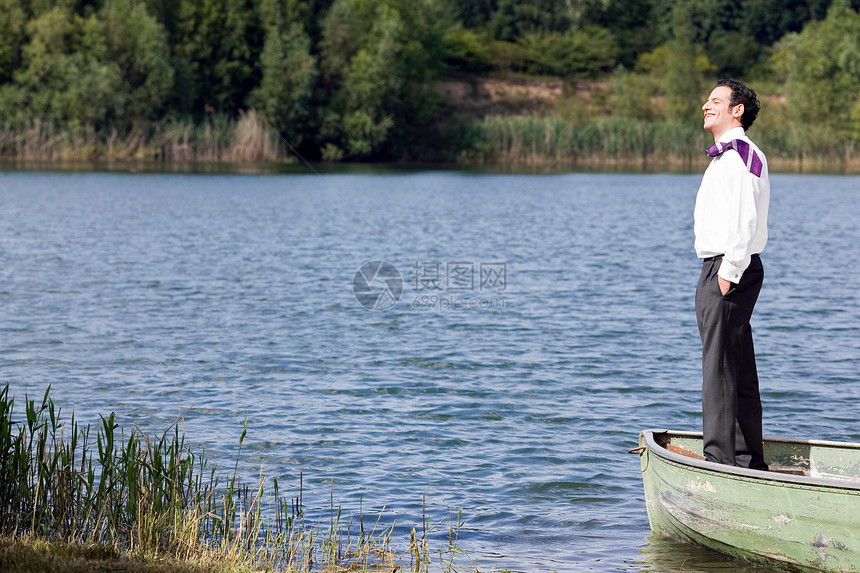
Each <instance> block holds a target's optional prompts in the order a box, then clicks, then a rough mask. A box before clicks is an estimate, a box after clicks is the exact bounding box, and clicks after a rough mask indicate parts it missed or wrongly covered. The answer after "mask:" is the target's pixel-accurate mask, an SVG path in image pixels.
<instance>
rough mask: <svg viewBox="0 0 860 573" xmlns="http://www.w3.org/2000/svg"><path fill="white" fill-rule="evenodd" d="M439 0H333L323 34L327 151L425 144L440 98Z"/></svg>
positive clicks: (443, 26) (442, 14)
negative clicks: (435, 82)
mask: <svg viewBox="0 0 860 573" xmlns="http://www.w3.org/2000/svg"><path fill="white" fill-rule="evenodd" d="M446 8H447V6H446V4H445V2H444V0H336V1H335V3H334V4H332V6H331V8H330V10H329V12H328V14H327V15H326V17H325V18H324V23H323V26H322V30H323V33H322V39H321V42H320V68H321V72H322V78H323V86H324V89H325V90H326V93H327V95H328V96H329V97H328V98H327V99H328V105H327V106H326V107H325V109H324V110H323V111H322V113H321V116H322V120H321V130H320V139H321V141H322V142H323V144H324V145H326V149H327V150H328V151H327V152H326V155H327V156H328V157H337V156H339V155H340V154H345V155H346V156H349V157H397V156H401V155H404V154H409V153H411V152H414V151H416V150H420V149H423V148H425V147H426V145H427V144H428V142H429V141H430V140H432V139H433V137H432V132H433V128H434V126H435V120H436V117H437V115H438V110H439V105H440V98H439V96H438V94H437V92H436V90H435V86H434V85H433V82H434V81H435V79H436V78H437V77H438V75H439V73H440V72H441V71H442V69H443V66H444V59H445V55H446V52H445V36H446V34H447V33H448V32H449V31H450V30H451V29H452V28H453V21H452V20H451V19H450V18H449V17H447V15H446Z"/></svg>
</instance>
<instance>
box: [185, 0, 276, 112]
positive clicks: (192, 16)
mask: <svg viewBox="0 0 860 573" xmlns="http://www.w3.org/2000/svg"><path fill="white" fill-rule="evenodd" d="M176 36H177V40H176V45H175V51H176V55H177V62H176V63H175V66H176V67H177V68H178V70H177V73H178V75H179V79H180V81H179V82H178V83H177V87H178V88H179V90H180V93H179V94H178V95H179V102H180V105H181V106H182V107H183V108H184V111H188V112H191V113H193V114H195V115H197V114H203V113H206V112H210V113H212V112H215V111H220V112H226V113H228V114H235V113H237V112H238V110H240V109H242V108H244V106H245V98H246V96H247V95H248V93H250V91H251V90H252V89H254V87H256V86H257V84H258V83H259V80H260V77H259V69H258V67H257V62H258V60H259V56H260V52H261V51H262V44H263V36H264V34H263V29H262V27H261V26H260V23H259V18H258V14H257V10H256V9H255V6H254V3H253V2H252V0H180V7H179V15H178V22H177V31H176Z"/></svg>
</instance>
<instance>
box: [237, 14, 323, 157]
mask: <svg viewBox="0 0 860 573" xmlns="http://www.w3.org/2000/svg"><path fill="white" fill-rule="evenodd" d="M261 14H262V20H263V22H264V25H265V27H266V41H265V44H264V45H263V53H262V54H261V56H260V67H261V69H262V79H261V81H260V85H259V86H258V87H257V88H256V89H255V90H254V91H253V92H252V93H251V96H250V98H249V103H250V104H251V106H252V107H256V108H257V109H258V110H260V111H261V112H262V113H263V114H264V116H265V117H266V118H267V119H268V120H269V121H270V122H271V123H272V124H273V125H274V126H275V127H276V128H277V129H278V130H279V131H280V132H281V133H283V134H284V135H285V136H286V138H287V140H288V141H289V142H290V143H291V144H292V145H295V146H298V145H299V143H301V140H302V138H303V137H304V135H305V133H306V131H307V129H308V126H307V122H308V119H309V117H310V114H309V109H308V106H309V102H310V97H311V94H312V90H313V86H314V80H315V79H316V77H317V65H316V58H315V57H314V56H313V55H312V54H311V46H310V38H308V36H307V34H306V33H305V31H304V29H303V28H302V25H301V23H299V22H298V21H297V16H298V13H297V9H296V8H295V6H291V3H290V2H283V0H263V2H262V4H261ZM291 18H292V19H294V21H292V22H290V20H291Z"/></svg>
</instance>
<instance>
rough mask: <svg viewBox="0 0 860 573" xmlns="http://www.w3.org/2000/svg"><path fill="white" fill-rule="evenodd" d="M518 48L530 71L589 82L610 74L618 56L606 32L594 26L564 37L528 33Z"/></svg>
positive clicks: (561, 35) (572, 31)
mask: <svg viewBox="0 0 860 573" xmlns="http://www.w3.org/2000/svg"><path fill="white" fill-rule="evenodd" d="M520 44H521V45H522V46H523V48H524V51H525V59H526V63H527V66H528V67H529V70H530V71H532V72H535V73H538V74H551V75H556V76H559V77H563V78H567V79H577V78H592V77H596V76H597V75H598V74H599V73H600V72H605V71H607V70H611V69H612V68H613V67H614V66H615V63H616V61H615V56H616V54H617V53H618V48H617V46H616V45H615V40H614V38H613V37H612V35H611V34H610V33H609V31H607V30H604V29H603V28H599V27H597V26H588V27H586V28H585V29H584V30H571V31H569V32H566V33H559V32H550V33H548V34H536V33H529V34H526V35H525V36H524V37H523V38H522V39H521V40H520Z"/></svg>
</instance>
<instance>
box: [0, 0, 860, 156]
mask: <svg viewBox="0 0 860 573" xmlns="http://www.w3.org/2000/svg"><path fill="white" fill-rule="evenodd" d="M858 9H860V0H680V1H679V0H0V126H2V127H3V129H6V130H12V131H15V130H16V129H17V130H18V131H15V133H21V132H23V131H26V130H27V129H30V130H31V131H33V129H35V128H33V126H34V125H38V126H39V127H38V129H36V131H37V132H38V133H42V130H43V128H42V127H41V126H42V125H45V124H47V125H51V126H53V129H56V130H59V131H60V132H69V133H77V134H84V135H82V136H79V137H78V139H77V140H79V141H83V140H86V141H89V140H90V139H92V140H93V141H104V140H106V139H109V138H111V137H113V138H116V137H120V138H122V137H127V136H128V134H138V135H139V137H140V138H142V139H144V140H145V139H146V138H148V137H152V135H153V133H155V132H159V133H160V132H165V133H166V132H168V131H169V130H170V126H173V125H177V122H190V123H191V124H192V125H196V126H200V125H204V124H206V123H207V122H209V123H211V124H212V125H214V126H215V127H213V128H212V130H214V131H217V121H218V118H222V119H223V121H227V122H232V121H237V120H238V119H239V118H243V117H254V118H264V119H265V122H266V123H267V124H268V125H271V126H273V127H274V129H275V130H276V131H277V132H278V133H279V134H280V135H281V136H282V137H283V141H284V142H286V144H287V145H288V146H289V147H291V148H293V149H294V150H297V151H300V152H301V153H303V154H305V155H306V156H308V157H309V158H314V159H319V158H323V159H328V160H339V159H452V158H454V157H456V155H457V153H459V152H460V151H462V148H463V147H464V146H466V147H468V145H470V142H468V141H466V140H464V136H463V133H464V128H463V126H464V123H468V122H473V121H477V120H480V119H481V117H465V118H463V117H459V118H458V117H455V113H456V111H457V110H452V108H451V107H450V106H446V104H445V101H444V98H443V97H442V95H441V93H440V90H439V89H438V82H439V81H440V80H441V79H443V78H446V77H448V78H450V77H457V78H463V77H475V76H476V75H477V76H482V77H487V76H493V77H502V76H504V77H508V78H510V77H517V78H522V77H535V76H537V77H541V78H558V79H559V80H562V81H564V82H566V83H567V84H568V85H571V84H574V83H576V82H582V81H586V80H589V81H594V80H604V83H607V84H608V85H609V86H610V89H609V93H608V94H607V96H606V98H604V99H605V100H606V101H605V102H603V104H602V105H597V106H594V107H593V108H592V109H591V110H590V111H589V112H588V113H589V114H590V115H591V118H592V119H593V118H594V117H595V116H598V115H600V116H603V115H609V116H616V117H621V118H636V119H638V120H646V121H647V120H656V119H659V120H661V121H666V120H668V121H687V120H688V119H689V118H691V117H693V116H695V115H696V114H697V113H698V106H699V103H698V102H699V100H700V99H701V98H702V95H703V93H704V91H706V89H707V85H708V83H709V81H710V80H712V79H713V78H714V77H717V76H724V75H730V76H735V77H740V78H749V79H751V80H753V81H754V82H758V83H762V82H767V83H768V85H770V86H776V88H774V89H775V90H776V91H781V92H783V93H786V94H790V97H791V98H792V99H791V100H790V102H789V103H790V105H792V106H794V107H795V109H797V113H796V114H791V117H787V118H786V119H787V121H797V122H804V123H808V124H814V125H815V127H816V129H817V135H816V137H818V138H819V139H826V138H828V137H833V136H834V135H836V136H838V137H840V138H847V139H849V140H851V139H858V138H860V99H858V95H857V94H858V93H860V89H858V88H860V79H858V78H860V16H858V13H857V10H858ZM605 80H610V81H608V82H606V81H605ZM249 114H250V116H249ZM580 115H581V114H580ZM213 122H214V123H213ZM207 125H208V124H207ZM207 129H209V128H207ZM186 131H188V130H187V129H186ZM465 131H468V130H465ZM186 135H187V134H186ZM0 136H2V134H0ZM0 147H2V141H0ZM140 149H142V150H143V151H141V153H144V154H146V153H149V154H154V155H155V156H158V152H157V150H153V149H151V148H146V147H145V146H144V147H141V148H140ZM2 153H3V150H2V149H0V154H2Z"/></svg>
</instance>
